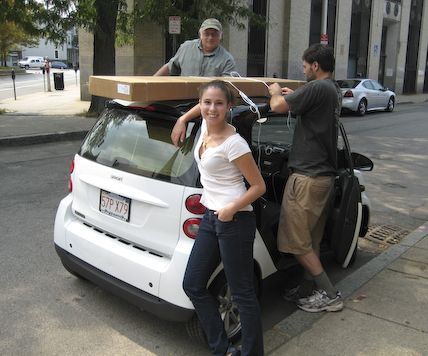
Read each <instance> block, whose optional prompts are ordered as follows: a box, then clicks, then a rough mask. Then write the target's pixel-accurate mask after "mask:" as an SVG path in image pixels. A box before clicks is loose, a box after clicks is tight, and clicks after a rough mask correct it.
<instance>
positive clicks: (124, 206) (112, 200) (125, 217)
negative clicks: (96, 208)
mask: <svg viewBox="0 0 428 356" xmlns="http://www.w3.org/2000/svg"><path fill="white" fill-rule="evenodd" d="M130 209H131V199H129V198H125V197H122V196H120V195H117V194H114V193H110V192H107V191H105V190H101V198H100V211H101V212H102V213H104V214H107V215H110V216H113V217H114V218H117V219H119V220H122V221H129V211H130Z"/></svg>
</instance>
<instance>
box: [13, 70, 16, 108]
mask: <svg viewBox="0 0 428 356" xmlns="http://www.w3.org/2000/svg"><path fill="white" fill-rule="evenodd" d="M12 81H13V95H14V96H15V100H16V88H15V70H14V69H12Z"/></svg>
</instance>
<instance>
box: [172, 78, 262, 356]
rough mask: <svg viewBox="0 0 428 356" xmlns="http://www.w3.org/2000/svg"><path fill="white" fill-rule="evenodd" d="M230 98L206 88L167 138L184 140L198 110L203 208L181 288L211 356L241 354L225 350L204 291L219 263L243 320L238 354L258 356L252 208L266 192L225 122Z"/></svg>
mask: <svg viewBox="0 0 428 356" xmlns="http://www.w3.org/2000/svg"><path fill="white" fill-rule="evenodd" d="M232 99H233V95H232V93H231V91H230V89H229V87H228V86H227V84H226V83H224V82H223V81H213V82H210V83H208V84H206V85H205V86H204V87H203V88H202V89H201V91H200V96H199V108H196V107H195V110H193V109H192V110H193V113H190V114H189V115H187V116H186V115H185V116H183V117H181V118H180V119H179V120H178V123H177V124H176V126H175V127H174V130H173V133H172V135H171V137H172V139H173V141H174V143H175V144H177V142H178V139H179V138H180V137H184V132H183V128H184V127H185V122H186V121H188V120H189V119H191V118H192V117H194V116H196V115H194V114H195V112H196V113H199V110H200V114H201V115H202V118H203V122H202V128H201V136H200V138H199V140H198V142H197V144H196V146H195V151H194V154H195V159H196V162H197V163H198V167H199V171H200V174H201V182H202V185H203V188H204V191H203V194H202V197H201V203H202V204H203V205H204V206H205V207H206V212H205V215H204V217H203V219H202V222H201V225H200V226H199V230H198V234H197V237H196V240H195V244H194V246H193V250H192V253H191V255H190V258H189V262H188V265H187V269H186V274H185V277H184V282H183V288H184V290H185V292H186V294H187V295H188V296H189V298H190V299H191V301H192V303H193V305H194V306H195V310H196V313H197V315H198V317H199V320H200V321H201V323H202V326H203V328H204V330H205V333H206V335H207V339H208V343H209V345H210V347H211V350H212V355H216V356H225V355H227V356H230V355H233V356H238V355H241V351H240V350H235V349H232V348H230V349H229V348H228V346H229V343H228V339H227V335H226V332H225V330H224V326H223V321H222V319H221V318H220V314H219V311H218V307H217V304H216V302H215V300H214V299H213V297H212V296H211V294H210V292H209V291H208V290H207V283H208V280H209V278H210V277H211V274H212V273H213V272H214V270H215V268H216V267H217V266H218V265H219V263H220V262H221V261H222V262H223V265H224V271H225V274H226V278H227V281H228V284H229V287H230V291H231V293H232V296H233V300H234V302H235V303H236V305H237V306H238V310H239V314H240V317H241V324H242V355H244V356H248V355H253V356H261V355H263V330H262V322H261V317H260V309H259V305H258V301H257V297H256V295H255V292H254V286H253V243H254V237H255V230H256V221H255V215H254V212H253V209H252V206H251V203H252V202H254V201H255V200H256V199H257V198H259V197H260V196H261V195H262V194H263V193H264V192H265V190H266V187H265V184H264V181H263V178H262V176H261V175H260V172H259V170H258V168H257V166H256V164H255V162H254V159H253V156H252V155H251V150H250V148H249V146H248V144H247V142H246V141H245V140H244V139H243V138H242V137H241V136H240V135H239V134H238V133H236V131H235V129H234V127H233V126H231V125H229V124H228V123H227V121H226V114H227V112H228V110H229V109H230V107H231V105H232ZM244 178H245V180H246V181H247V182H248V184H249V188H248V190H247V189H246V186H245V183H244Z"/></svg>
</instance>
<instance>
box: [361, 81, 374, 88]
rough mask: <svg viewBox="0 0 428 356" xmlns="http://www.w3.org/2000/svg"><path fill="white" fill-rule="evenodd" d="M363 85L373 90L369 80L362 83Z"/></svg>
mask: <svg viewBox="0 0 428 356" xmlns="http://www.w3.org/2000/svg"><path fill="white" fill-rule="evenodd" d="M363 87H364V88H366V89H372V90H373V85H372V83H371V82H370V81H366V82H364V83H363Z"/></svg>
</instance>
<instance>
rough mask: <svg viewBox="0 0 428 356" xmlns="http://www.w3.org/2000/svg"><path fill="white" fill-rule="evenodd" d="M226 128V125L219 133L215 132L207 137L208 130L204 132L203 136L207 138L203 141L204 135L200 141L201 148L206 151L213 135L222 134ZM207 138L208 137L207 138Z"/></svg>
mask: <svg viewBox="0 0 428 356" xmlns="http://www.w3.org/2000/svg"><path fill="white" fill-rule="evenodd" d="M226 127H227V124H226V126H224V127H223V128H222V129H221V130H220V131H218V132H215V133H212V134H211V135H209V134H208V130H207V131H205V135H206V136H207V140H205V135H204V138H203V139H202V147H203V148H204V150H206V149H207V144H208V143H209V142H210V141H211V139H212V138H213V137H214V136H215V135H218V134H220V133H222V132H223V130H224V129H225V128H226ZM208 136H209V137H208Z"/></svg>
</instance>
